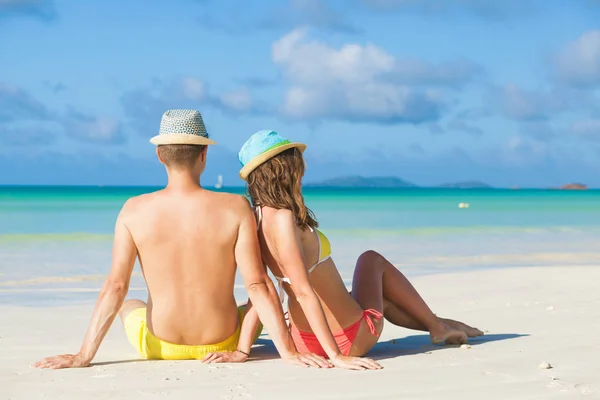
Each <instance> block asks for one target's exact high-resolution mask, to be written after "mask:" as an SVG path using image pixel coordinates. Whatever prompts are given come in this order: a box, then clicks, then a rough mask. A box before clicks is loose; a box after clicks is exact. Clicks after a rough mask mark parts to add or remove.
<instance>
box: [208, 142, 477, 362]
mask: <svg viewBox="0 0 600 400" xmlns="http://www.w3.org/2000/svg"><path fill="white" fill-rule="evenodd" d="M305 148H306V145H304V144H301V143H292V142H290V141H289V140H287V139H285V138H283V137H281V136H280V135H278V134H277V133H276V132H273V131H260V132H257V133H255V134H254V135H252V137H250V139H248V141H247V142H246V143H245V144H244V146H243V147H242V149H241V150H240V153H239V159H240V162H241V163H242V165H243V168H242V169H241V171H240V176H241V177H242V179H244V180H246V181H247V184H248V193H249V195H250V199H251V201H252V204H253V206H254V207H255V212H256V216H257V223H258V234H259V241H260V245H261V251H262V257H263V260H264V262H265V264H266V265H267V266H268V267H269V269H270V270H271V272H272V273H273V275H274V276H275V277H276V279H277V280H278V281H279V284H280V288H282V289H283V290H284V291H285V292H283V291H282V292H281V295H282V301H283V295H284V293H287V294H288V296H289V300H288V312H289V319H290V331H291V335H292V338H293V340H294V343H295V344H296V347H297V348H298V350H299V351H300V352H313V353H315V354H318V355H321V356H323V357H328V358H329V359H330V360H331V362H332V364H333V365H334V366H337V365H336V364H339V366H342V367H348V368H353V369H363V368H369V369H372V368H374V365H373V364H371V361H372V360H368V361H370V362H369V363H366V362H365V359H360V358H355V357H356V356H363V355H364V354H366V353H367V352H368V351H369V350H370V349H371V348H372V347H373V346H374V345H375V343H377V339H378V337H379V335H380V334H381V331H382V330H383V319H382V317H384V318H385V319H386V320H388V321H389V322H391V323H392V324H395V325H398V326H402V327H405V328H410V329H416V330H423V331H428V332H429V335H430V338H431V342H432V343H434V344H443V343H448V344H461V343H465V342H466V341H467V337H475V336H480V335H482V334H483V332H481V331H480V330H478V329H476V328H472V327H470V326H468V325H466V324H463V323H462V322H458V321H453V320H449V319H442V318H438V317H437V316H436V315H435V314H433V312H432V311H431V310H430V309H429V307H428V306H427V304H425V302H424V301H423V299H422V298H421V296H420V295H419V293H417V291H416V290H415V289H414V287H413V286H412V285H411V284H410V282H409V281H408V280H407V279H406V277H405V276H404V275H403V274H402V273H401V272H400V271H399V270H398V269H396V268H395V267H394V266H393V265H392V264H391V263H390V262H389V261H388V260H386V259H385V258H384V257H383V256H382V255H380V254H379V253H377V252H375V251H371V250H370V251H367V252H365V253H363V254H362V255H361V256H360V257H359V258H358V261H357V263H356V267H355V270H354V277H353V280H352V292H350V293H348V291H347V290H346V287H345V285H344V282H343V280H342V278H341V277H340V274H339V272H338V270H337V269H336V266H335V263H334V262H333V259H332V258H331V257H330V254H331V247H330V243H329V241H328V240H327V237H326V236H325V235H323V233H321V232H320V231H319V230H317V227H318V223H317V220H316V219H315V216H314V215H313V213H312V212H311V211H310V210H309V209H308V208H307V207H306V206H305V204H304V199H303V196H302V186H301V180H302V177H303V175H304V167H305V165H304V159H303V157H302V152H303V151H304V149H305ZM254 314H255V312H254V311H252V310H251V309H250V310H249V312H248V315H247V316H246V319H245V320H244V324H245V325H246V327H243V328H242V329H243V331H242V335H244V336H247V337H245V338H243V339H240V350H239V351H238V352H239V353H240V354H241V356H240V357H239V359H237V360H236V359H235V357H232V356H231V355H229V356H228V355H225V354H223V353H219V354H213V355H212V356H210V357H207V361H208V362H222V361H242V358H243V359H244V360H245V358H244V357H243V356H244V355H247V354H248V353H249V351H250V346H251V339H252V338H251V336H252V333H253V332H254V328H255V327H256V325H257V324H258V320H257V317H256V316H255V315H254ZM340 355H342V356H353V357H354V358H347V359H342V360H343V362H339V363H338V362H337V361H336V360H338V359H339V357H340ZM373 363H374V362H373ZM377 366H378V364H377ZM378 367H379V366H378Z"/></svg>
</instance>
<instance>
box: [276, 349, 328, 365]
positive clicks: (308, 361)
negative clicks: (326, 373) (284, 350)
mask: <svg viewBox="0 0 600 400" xmlns="http://www.w3.org/2000/svg"><path fill="white" fill-rule="evenodd" d="M284 361H285V362H286V363H288V364H291V365H297V366H299V367H311V368H331V367H333V365H331V363H330V362H329V361H328V360H327V359H325V358H323V357H321V356H318V355H316V354H313V353H304V354H301V353H296V354H295V355H293V356H291V357H288V358H285V359H284Z"/></svg>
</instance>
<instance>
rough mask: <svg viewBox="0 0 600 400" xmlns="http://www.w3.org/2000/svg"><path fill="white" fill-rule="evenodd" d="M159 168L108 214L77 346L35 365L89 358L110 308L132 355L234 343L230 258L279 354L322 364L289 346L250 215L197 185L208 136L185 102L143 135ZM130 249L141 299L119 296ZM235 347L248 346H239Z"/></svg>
mask: <svg viewBox="0 0 600 400" xmlns="http://www.w3.org/2000/svg"><path fill="white" fill-rule="evenodd" d="M150 142H151V143H153V144H155V145H157V149H156V153H157V155H158V158H159V160H160V161H161V163H163V164H164V165H165V167H166V170H167V175H168V184H167V186H166V188H164V189H162V190H159V191H157V192H154V193H149V194H145V195H141V196H137V197H133V198H131V199H129V200H128V201H127V202H126V203H125V204H124V205H123V208H122V209H121V212H120V214H119V216H118V217H117V221H116V224H115V234H114V244H113V261H112V267H111V270H110V273H109V275H108V278H107V280H106V282H105V283H104V286H103V287H102V290H101V292H100V295H99V297H98V300H97V303H96V307H95V309H94V313H93V316H92V319H91V322H90V325H89V327H88V331H87V334H86V336H85V339H84V341H83V345H82V346H81V350H80V351H79V352H78V353H77V354H66V355H60V356H55V357H50V358H46V359H44V360H41V361H39V362H37V363H36V364H34V366H36V367H39V368H69V367H86V366H89V365H90V363H91V361H92V359H93V358H94V356H95V354H96V352H97V351H98V348H99V346H100V343H101V342H102V339H103V338H104V336H105V335H106V333H107V332H108V330H109V328H110V326H111V324H112V322H113V321H114V319H115V317H116V315H117V313H118V314H119V315H120V317H121V319H122V320H123V325H124V327H125V331H126V333H127V337H128V338H129V341H130V342H131V343H132V345H133V346H134V347H135V348H136V350H137V351H138V352H139V353H140V355H141V356H142V357H144V358H152V359H200V360H201V359H203V358H204V357H205V356H206V355H207V354H209V353H210V352H214V351H228V352H236V351H237V352H240V351H239V350H238V348H237V345H238V339H239V336H240V326H241V320H242V318H243V312H240V310H238V308H237V306H236V302H235V298H234V296H233V287H234V279H235V274H236V265H237V266H238V267H239V269H240V272H241V274H242V277H243V279H244V283H245V285H246V289H247V291H248V294H249V297H250V300H251V302H252V304H253V306H254V307H256V311H257V312H258V314H259V317H260V319H261V321H262V322H263V323H264V325H265V326H266V328H267V330H268V331H269V334H270V336H271V338H272V339H273V342H274V343H275V346H276V348H277V351H278V352H279V354H280V355H281V357H282V358H283V359H285V360H286V361H288V362H291V363H294V364H299V365H310V366H315V367H329V363H328V362H327V361H325V360H324V359H322V358H320V357H318V356H315V355H312V354H303V355H300V354H298V353H297V351H296V349H295V347H294V344H293V342H292V339H291V337H290V335H289V332H288V330H287V327H286V324H285V320H284V317H283V312H282V309H281V305H280V302H279V298H278V296H277V292H276V290H275V288H274V286H273V283H272V282H271V280H270V279H269V278H268V276H267V273H266V270H265V268H264V266H263V265H262V263H261V257H260V250H259V245H258V239H257V235H256V221H255V219H254V214H253V212H252V209H251V208H250V205H249V203H248V201H247V200H246V199H245V198H243V197H242V196H238V195H233V194H227V193H216V192H211V191H208V190H205V189H203V188H202V187H201V185H200V175H201V174H202V172H203V171H204V168H205V166H206V153H207V145H212V144H215V142H214V141H212V140H210V139H209V138H208V134H207V132H206V128H205V126H204V122H203V120H202V116H201V115H200V113H199V112H198V111H195V110H170V111H167V112H166V113H165V114H164V115H163V117H162V120H161V125H160V132H159V135H158V136H155V137H153V138H152V139H151V140H150ZM136 257H138V258H139V262H140V265H141V267H142V270H143V273H144V278H145V280H146V285H147V287H148V303H147V304H146V303H144V302H142V301H140V300H129V301H126V302H124V300H125V296H126V295H127V291H128V288H129V281H130V278H131V272H132V270H133V266H134V263H135V259H136ZM243 353H244V354H242V356H243V357H247V356H248V354H247V353H246V352H243ZM238 356H239V355H238Z"/></svg>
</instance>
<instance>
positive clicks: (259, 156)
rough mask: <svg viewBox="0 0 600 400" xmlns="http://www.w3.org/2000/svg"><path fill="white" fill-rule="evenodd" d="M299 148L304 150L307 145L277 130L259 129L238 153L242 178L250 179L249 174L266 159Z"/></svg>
mask: <svg viewBox="0 0 600 400" xmlns="http://www.w3.org/2000/svg"><path fill="white" fill-rule="evenodd" d="M294 147H296V148H298V150H300V151H301V152H304V150H305V149H306V145H305V144H303V143H296V142H290V141H289V140H287V139H286V138H284V137H283V136H281V135H280V134H278V133H277V132H275V131H259V132H256V133H255V134H254V135H252V136H250V139H248V140H247V141H246V143H244V145H243V146H242V149H241V150H240V152H239V154H238V159H239V160H240V164H242V169H241V170H240V178H242V179H243V180H246V179H248V175H250V173H251V172H252V171H254V170H255V169H256V168H257V167H258V166H259V165H261V164H262V163H264V162H265V161H267V160H269V159H271V158H273V157H275V156H276V155H277V154H279V153H281V152H283V151H286V150H288V149H292V148H294Z"/></svg>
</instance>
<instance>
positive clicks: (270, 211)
mask: <svg viewBox="0 0 600 400" xmlns="http://www.w3.org/2000/svg"><path fill="white" fill-rule="evenodd" d="M260 209H261V213H262V222H263V225H269V226H271V227H279V228H294V227H295V226H296V220H295V218H294V213H293V212H292V211H290V210H287V209H284V208H280V209H277V208H273V207H266V206H263V207H261V208H260Z"/></svg>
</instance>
